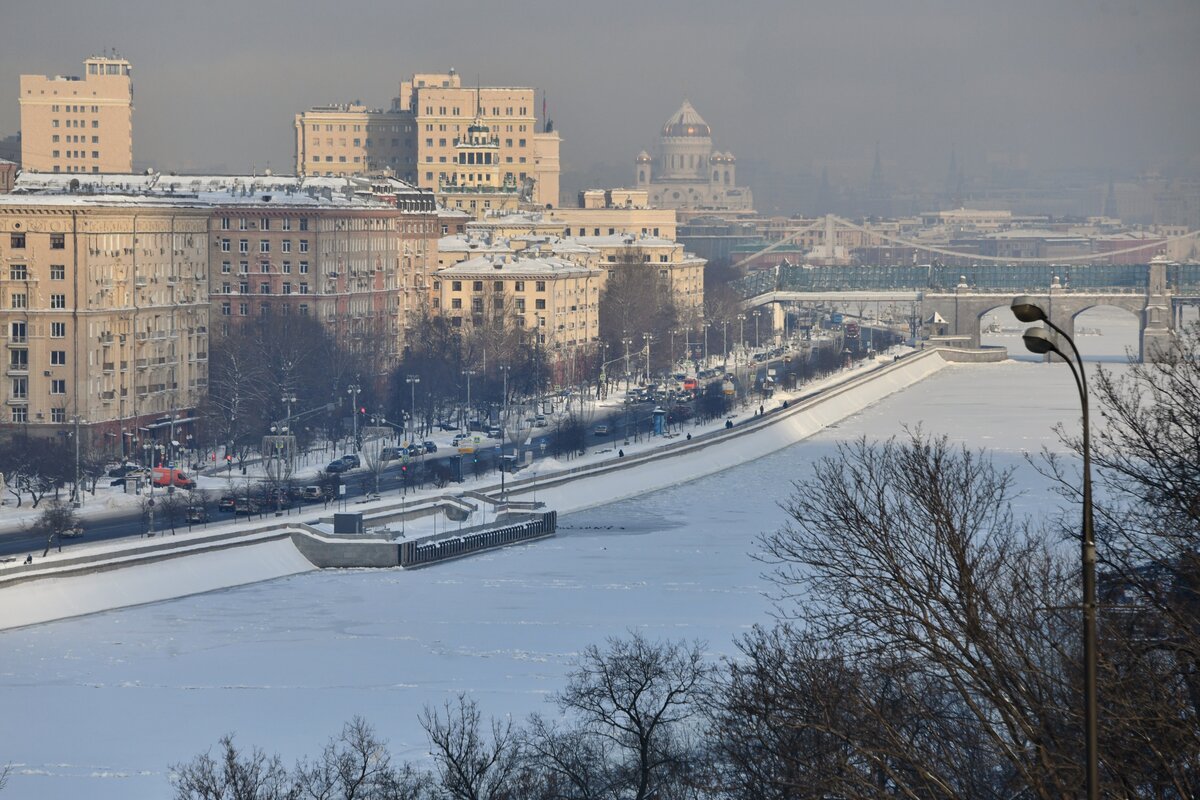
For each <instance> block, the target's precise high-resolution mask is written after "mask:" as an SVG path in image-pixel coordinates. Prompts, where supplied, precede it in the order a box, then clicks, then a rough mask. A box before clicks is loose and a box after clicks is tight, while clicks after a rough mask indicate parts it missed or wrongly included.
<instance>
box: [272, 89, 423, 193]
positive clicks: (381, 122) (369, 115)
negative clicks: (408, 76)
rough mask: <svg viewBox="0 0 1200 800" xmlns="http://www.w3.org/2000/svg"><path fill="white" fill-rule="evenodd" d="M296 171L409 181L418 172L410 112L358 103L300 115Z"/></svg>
mask: <svg viewBox="0 0 1200 800" xmlns="http://www.w3.org/2000/svg"><path fill="white" fill-rule="evenodd" d="M294 127H295V133H296V173H297V174H298V175H313V176H317V175H321V176H326V177H332V176H345V175H365V174H368V173H379V172H388V171H390V172H391V174H393V175H395V176H397V177H399V178H401V179H402V180H405V181H408V182H410V183H412V182H414V181H415V180H416V177H417V173H416V162H417V158H416V156H417V152H416V139H415V133H414V130H415V122H414V121H413V117H412V114H411V113H409V112H408V111H397V110H391V111H384V110H383V109H371V108H367V107H366V106H364V105H362V104H360V103H347V104H344V105H333V106H318V107H314V108H311V109H309V110H308V111H305V112H304V113H302V114H297V115H296V118H295V122H294Z"/></svg>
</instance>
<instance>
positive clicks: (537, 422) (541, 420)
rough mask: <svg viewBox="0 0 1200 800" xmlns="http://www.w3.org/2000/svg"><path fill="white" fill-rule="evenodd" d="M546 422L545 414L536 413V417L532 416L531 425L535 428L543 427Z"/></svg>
mask: <svg viewBox="0 0 1200 800" xmlns="http://www.w3.org/2000/svg"><path fill="white" fill-rule="evenodd" d="M546 424H547V423H546V415H545V414H538V415H537V416H536V417H534V418H533V427H535V428H544V427H546Z"/></svg>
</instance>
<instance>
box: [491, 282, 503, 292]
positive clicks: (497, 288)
mask: <svg viewBox="0 0 1200 800" xmlns="http://www.w3.org/2000/svg"><path fill="white" fill-rule="evenodd" d="M492 291H493V292H503V291H504V281H492Z"/></svg>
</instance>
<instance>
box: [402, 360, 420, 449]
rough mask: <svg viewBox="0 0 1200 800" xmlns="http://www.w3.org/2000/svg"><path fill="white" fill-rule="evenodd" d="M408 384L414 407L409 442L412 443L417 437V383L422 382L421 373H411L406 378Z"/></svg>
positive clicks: (412, 407)
mask: <svg viewBox="0 0 1200 800" xmlns="http://www.w3.org/2000/svg"><path fill="white" fill-rule="evenodd" d="M404 382H405V383H407V384H408V388H409V392H410V393H411V395H412V397H411V409H412V431H411V437H410V439H409V443H410V444H411V443H412V442H413V441H415V440H416V438H417V384H418V383H420V382H421V376H420V375H409V376H408V377H406V378H405V379H404Z"/></svg>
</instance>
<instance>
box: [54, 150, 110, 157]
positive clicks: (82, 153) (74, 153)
mask: <svg viewBox="0 0 1200 800" xmlns="http://www.w3.org/2000/svg"><path fill="white" fill-rule="evenodd" d="M60 152H61V153H62V154H63V155H61V156H60V155H59V153H60ZM50 156H51V158H87V157H88V154H87V150H63V151H59V150H52V151H50ZM99 157H100V151H99V150H93V151H92V158H99Z"/></svg>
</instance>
